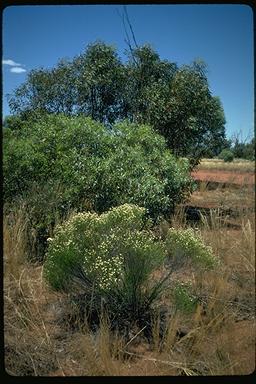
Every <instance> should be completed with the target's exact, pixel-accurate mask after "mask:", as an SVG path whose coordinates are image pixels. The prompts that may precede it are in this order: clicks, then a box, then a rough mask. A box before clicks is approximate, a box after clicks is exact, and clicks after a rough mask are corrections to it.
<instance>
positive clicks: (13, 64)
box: [2, 59, 21, 67]
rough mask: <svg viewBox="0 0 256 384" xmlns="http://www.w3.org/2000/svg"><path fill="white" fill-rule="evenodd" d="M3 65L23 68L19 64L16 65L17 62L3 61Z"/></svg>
mask: <svg viewBox="0 0 256 384" xmlns="http://www.w3.org/2000/svg"><path fill="white" fill-rule="evenodd" d="M2 64H3V65H11V66H12V67H20V66H21V64H19V63H15V61H13V60H10V59H8V60H3V61H2Z"/></svg>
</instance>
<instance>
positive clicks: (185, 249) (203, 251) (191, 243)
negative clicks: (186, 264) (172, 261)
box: [166, 228, 219, 267]
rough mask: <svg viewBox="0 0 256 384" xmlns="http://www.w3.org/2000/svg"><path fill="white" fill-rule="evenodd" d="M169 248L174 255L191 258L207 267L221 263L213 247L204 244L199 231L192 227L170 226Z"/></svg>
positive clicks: (167, 242) (168, 235) (167, 243)
mask: <svg viewBox="0 0 256 384" xmlns="http://www.w3.org/2000/svg"><path fill="white" fill-rule="evenodd" d="M166 245H167V249H168V250H169V251H170V253H171V254H172V255H174V256H177V255H179V257H182V256H183V257H186V258H190V259H191V260H192V261H193V262H195V263H198V264H201V265H202V266H205V267H214V266H215V265H217V264H218V263H219V260H218V259H217V257H216V256H215V255H214V254H213V250H212V248H211V247H209V246H207V245H206V244H204V242H203V239H202V238H201V237H200V235H199V233H198V232H195V231H194V230H193V229H192V228H188V229H185V230H184V229H175V228H170V229H169V231H168V234H167V239H166Z"/></svg>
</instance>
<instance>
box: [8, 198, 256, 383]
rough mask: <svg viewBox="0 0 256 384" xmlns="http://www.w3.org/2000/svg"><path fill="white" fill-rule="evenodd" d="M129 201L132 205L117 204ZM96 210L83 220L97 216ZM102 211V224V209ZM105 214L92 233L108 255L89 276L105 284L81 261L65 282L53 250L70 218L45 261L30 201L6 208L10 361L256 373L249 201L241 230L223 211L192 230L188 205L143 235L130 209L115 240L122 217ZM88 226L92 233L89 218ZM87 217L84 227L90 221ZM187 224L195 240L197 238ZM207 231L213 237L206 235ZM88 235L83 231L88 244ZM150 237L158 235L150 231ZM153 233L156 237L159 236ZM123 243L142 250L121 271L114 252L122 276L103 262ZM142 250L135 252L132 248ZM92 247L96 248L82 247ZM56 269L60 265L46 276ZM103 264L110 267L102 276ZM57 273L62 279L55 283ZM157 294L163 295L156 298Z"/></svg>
mask: <svg viewBox="0 0 256 384" xmlns="http://www.w3.org/2000/svg"><path fill="white" fill-rule="evenodd" d="M226 192H227V191H226ZM251 193H252V192H251ZM130 209H135V210H136V211H137V213H142V212H143V210H140V209H138V208H135V206H134V208H130V206H124V209H123V212H126V211H127V212H129V210H130ZM118 211H119V212H122V209H121V208H118V209H116V210H114V211H113V212H118ZM110 212H111V211H110ZM86 215H87V216H86ZM86 215H85V219H84V220H82V222H83V223H86V222H87V221H88V218H90V216H88V214H86ZM93 215H94V216H92V217H94V218H95V219H96V223H98V219H101V216H97V215H96V216H95V214H93ZM104 215H105V216H104ZM104 215H103V217H102V220H100V221H99V224H97V225H100V226H101V225H103V228H104V231H103V233H102V234H100V233H101V232H100V231H99V232H98V231H96V234H97V233H98V235H97V236H96V235H95V237H94V234H92V235H91V236H92V238H91V241H92V244H96V246H95V248H94V246H92V248H91V249H92V251H93V250H97V249H99V250H100V249H103V248H104V245H105V244H108V245H107V247H106V248H104V249H103V250H102V251H101V252H99V253H98V254H97V255H98V258H97V260H93V259H91V263H92V265H93V263H97V265H98V268H94V269H92V272H91V276H90V278H91V281H94V282H95V286H94V288H92V287H91V285H90V280H89V278H88V277H87V275H85V273H82V270H80V271H79V269H75V268H72V269H71V271H72V272H71V275H68V276H69V277H70V276H72V277H73V278H72V281H69V280H68V279H66V280H63V281H64V283H65V285H67V286H68V287H70V289H68V290H66V292H65V291H64V290H61V291H59V290H58V291H56V290H53V288H51V287H52V286H53V287H54V284H56V282H57V281H58V280H59V279H60V276H61V275H60V274H59V269H58V268H60V267H58V266H57V265H56V269H55V267H54V266H53V265H52V266H51V262H50V260H51V258H52V259H54V255H55V253H54V252H56V251H55V250H54V249H55V247H57V245H59V244H60V243H59V242H60V241H62V242H64V243H65V242H68V241H69V240H70V237H68V236H65V233H64V234H63V240H61V239H60V234H61V232H59V231H61V230H62V228H63V230H65V228H66V225H67V224H65V225H64V227H60V229H57V234H56V236H57V237H56V238H55V237H54V239H55V241H54V240H53V241H52V242H51V244H52V248H49V251H48V252H49V255H51V257H50V258H49V259H48V266H47V264H46V265H45V266H42V265H41V264H36V263H32V264H31V262H29V261H28V258H29V257H28V254H27V252H28V250H27V243H26V231H27V225H28V212H26V211H25V210H24V207H20V209H19V210H16V211H13V212H12V213H11V214H9V215H6V216H5V218H4V268H5V271H4V272H5V273H4V276H5V283H4V287H5V289H4V310H5V311H4V313H5V365H6V371H7V372H8V373H9V374H11V375H46V376H48V375H53V376H54V375H56V376H68V375H71V376H72V375H74V376H76V375H233V374H242V375H243V374H248V373H251V372H252V371H253V370H254V361H255V349H254V345H255V339H254V336H255V330H254V325H255V323H254V300H255V297H254V295H255V291H254V283H255V281H254V279H255V260H254V255H255V253H254V252H255V251H254V247H255V241H254V240H255V228H254V217H253V215H252V214H249V213H248V214H244V213H242V212H241V213H240V216H239V217H238V219H239V220H240V227H239V229H232V228H228V227H225V226H223V224H221V222H220V221H219V218H218V215H217V213H216V212H214V211H213V212H212V214H211V217H210V218H208V219H207V218H206V217H202V220H201V222H200V223H198V224H197V228H193V229H191V225H190V224H189V223H188V222H186V220H185V216H184V214H183V213H182V209H180V210H177V212H176V215H175V216H174V217H173V218H172V221H171V222H170V223H167V222H166V221H163V222H161V223H160V224H159V225H157V226H156V227H154V229H152V228H151V229H150V230H149V229H147V230H146V229H144V230H143V232H142V234H141V235H139V233H140V231H139V232H138V235H136V236H134V232H135V233H136V232H137V231H138V230H139V229H140V226H138V227H137V228H136V226H133V225H131V227H130V229H129V224H131V223H134V221H136V217H133V216H132V215H130V214H128V215H127V219H129V220H130V223H129V220H128V223H126V228H127V229H126V230H125V228H124V227H123V220H124V218H122V219H121V216H122V215H119V216H116V220H117V222H116V225H117V228H116V227H115V228H116V229H117V230H115V232H114V233H115V237H116V238H117V239H118V241H117V242H116V243H115V241H114V243H111V242H109V240H110V239H112V237H111V236H112V235H111V228H112V226H108V223H106V224H105V223H104V224H101V221H103V222H104V218H105V217H107V215H108V214H104ZM80 218H81V219H82V218H83V216H79V215H78V216H77V215H73V214H71V216H70V220H71V223H76V226H78V223H80ZM74 220H76V221H75V222H74ZM77 220H78V221H77ZM109 220H110V219H109ZM79 225H82V223H81V224H79ZM119 225H120V227H119ZM85 227H86V231H87V234H88V235H86V236H85V238H88V236H90V227H88V226H87V225H85ZM118 227H119V229H118ZM73 228H74V227H73ZM76 228H77V229H76V230H77V231H82V233H84V229H83V227H76ZM106 228H107V231H106ZM169 228H171V229H169ZM127 230H128V232H127ZM130 231H131V233H132V242H131V243H130V242H128V243H127V239H128V238H129V237H127V238H126V242H124V243H122V242H121V239H123V241H124V239H125V237H126V236H125V234H127V233H129V232H130ZM144 231H145V233H144ZM148 231H149V232H148ZM187 231H189V232H187ZM85 233H86V232H85ZM179 233H181V234H183V235H182V237H179V236H178V234H179ZM186 233H187V234H188V239H191V240H190V241H187V242H186ZM193 233H194V234H196V237H195V238H194V237H192V234H193ZM172 234H173V235H174V236H173V235H172ZM184 234H185V235H184ZM74 236H75V233H74ZM98 236H99V238H101V237H102V240H101V242H98V241H97V239H98ZM118 236H119V237H118ZM120 236H121V238H120ZM137 236H139V238H138V240H136V239H137ZM198 236H200V239H203V243H201V241H202V240H200V241H196V240H195V239H196V238H198ZM85 238H83V237H82V236H79V237H78V239H79V241H78V243H77V246H78V248H79V244H81V242H83V239H85ZM144 238H145V239H147V240H143V241H142V239H144ZM153 238H155V239H156V242H154V241H153V240H150V239H153ZM175 238H177V239H178V241H175ZM73 239H74V238H73ZM139 239H140V240H139ZM170 241H171V242H172V245H170ZM166 242H167V244H168V243H169V244H168V246H167V247H166V250H165V252H164V249H163V247H162V245H163V243H166ZM64 243H61V244H62V245H61V247H60V249H59V252H60V254H61V252H65V255H66V257H68V255H69V257H71V258H73V257H75V255H74V254H73V253H69V254H67V247H64ZM86 244H88V242H87V243H86ZM114 244H115V245H114ZM139 244H141V246H140V245H139ZM158 244H159V245H158ZM202 244H206V245H207V247H209V248H205V247H206V245H202ZM128 245H129V247H128V248H127V246H128ZM115 246H116V247H117V248H118V251H121V252H120V253H121V254H122V257H124V256H125V257H126V258H128V255H131V259H130V260H129V258H128V260H127V262H128V263H129V261H130V262H131V264H130V265H127V266H126V267H127V268H128V269H126V270H125V269H123V272H121V271H122V268H120V264H119V263H114V264H113V270H114V272H115V273H116V274H113V275H112V274H111V271H112V269H111V268H106V269H104V266H105V265H104V263H102V264H101V263H100V262H99V261H102V260H104V257H106V256H107V255H109V254H110V253H111V252H112V251H113V248H114V247H115ZM147 247H149V253H148V252H146V250H147ZM159 247H160V248H159ZM205 249H206V250H207V251H206V252H207V255H208V256H207V257H210V260H213V259H212V258H211V257H212V256H211V255H214V258H217V260H218V263H217V264H215V266H214V268H213V269H212V268H210V269H209V268H208V269H206V268H205V267H206V266H207V264H208V263H207V260H208V259H207V257H206V258H204V256H203V255H204V252H205V251H204V250H205ZM132 250H133V251H134V253H128V251H132ZM116 251H117V250H116ZM79 252H81V248H80V251H79ZM82 252H85V251H84V249H83V248H82ZM159 252H160V253H159ZM84 254H87V252H85V253H84ZM197 254H201V255H202V256H201V260H203V261H204V260H206V265H205V263H203V265H202V264H201V263H200V262H199V263H198V262H196V260H195V259H194V258H196V257H197ZM150 255H151V256H150ZM154 255H155V257H154ZM156 255H159V256H158V257H156ZM145 258H146V260H147V262H148V263H147V264H145ZM58 260H59V261H58ZM163 260H164V262H163ZM123 261H124V259H122V262H123ZM199 261H200V260H199ZM56 262H57V263H59V262H60V263H62V264H61V265H60V266H61V267H62V268H64V270H65V272H68V271H69V269H68V268H69V266H67V265H66V264H65V262H64V258H57V257H56ZM143 262H144V264H143ZM50 271H51V273H53V276H51V277H50V276H48V280H47V279H45V277H46V276H47V273H49V272H50ZM124 271H126V273H125V275H122V273H124ZM102 272H104V273H105V275H104V274H103V273H102ZM54 274H55V276H54ZM93 275H96V276H98V277H99V279H100V280H98V285H97V279H96V278H95V277H93ZM116 276H117V278H118V279H120V280H119V281H118V282H117V281H116V280H115V279H116ZM104 277H107V278H108V280H106V282H108V281H110V280H111V281H112V284H113V286H112V288H114V289H113V291H112V292H111V285H108V283H106V282H105V285H104V283H103V281H104ZM52 281H53V282H54V284H50V285H49V282H52ZM121 281H122V284H121ZM102 283H103V286H101V284H102ZM71 287H72V289H71ZM55 288H56V286H55ZM153 293H154V294H153ZM152 294H153V295H152ZM112 295H114V299H113V296H112ZM150 295H152V296H151V298H152V300H151V301H148V299H149V296H150ZM153 299H154V300H153ZM109 304H110V305H109ZM146 304H147V305H146ZM148 304H150V305H148ZM136 309H137V312H136Z"/></svg>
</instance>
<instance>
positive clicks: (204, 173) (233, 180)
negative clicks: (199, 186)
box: [192, 170, 255, 185]
mask: <svg viewBox="0 0 256 384" xmlns="http://www.w3.org/2000/svg"><path fill="white" fill-rule="evenodd" d="M192 176H193V178H194V179H195V180H199V181H210V182H211V181H212V182H217V183H229V184H238V185H244V184H246V185H253V184H255V175H254V173H252V172H246V173H238V172H230V171H216V170H214V171H211V170H198V171H194V172H192Z"/></svg>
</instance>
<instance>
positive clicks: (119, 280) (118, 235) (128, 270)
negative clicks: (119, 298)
mask: <svg viewBox="0 0 256 384" xmlns="http://www.w3.org/2000/svg"><path fill="white" fill-rule="evenodd" d="M145 213H146V210H145V208H141V207H138V206H135V205H128V204H124V205H123V206H120V207H117V208H113V209H112V210H110V211H109V212H107V213H104V214H101V215H98V214H96V213H88V212H87V213H78V214H76V215H75V216H73V217H72V218H71V219H70V220H68V221H67V222H66V223H65V224H63V225H62V226H58V227H57V228H56V231H55V235H54V238H53V239H48V240H49V249H48V252H47V258H46V261H45V264H44V275H45V277H46V279H47V281H48V282H49V283H50V285H51V286H52V287H53V288H54V289H57V290H59V289H60V290H64V291H70V289H72V286H73V284H74V279H76V278H77V272H78V271H79V274H80V276H82V278H81V280H83V283H85V284H86V283H88V286H93V287H94V290H95V292H99V293H106V292H109V291H112V293H113V291H116V292H117V291H119V293H120V292H122V295H123V299H124V300H132V301H133V300H135V299H136V296H141V295H142V286H143V284H144V283H145V282H146V281H147V279H148V277H149V275H150V273H151V272H152V271H153V270H154V269H155V268H156V267H157V266H159V265H160V264H161V263H162V262H163V261H164V257H165V251H164V246H163V244H162V243H160V242H156V241H155V239H154V237H153V235H152V233H151V232H150V230H149V226H150V221H148V220H147V219H146V216H145ZM146 229H147V230H146ZM133 295H134V297H132V296H133ZM137 298H138V297H137Z"/></svg>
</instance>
